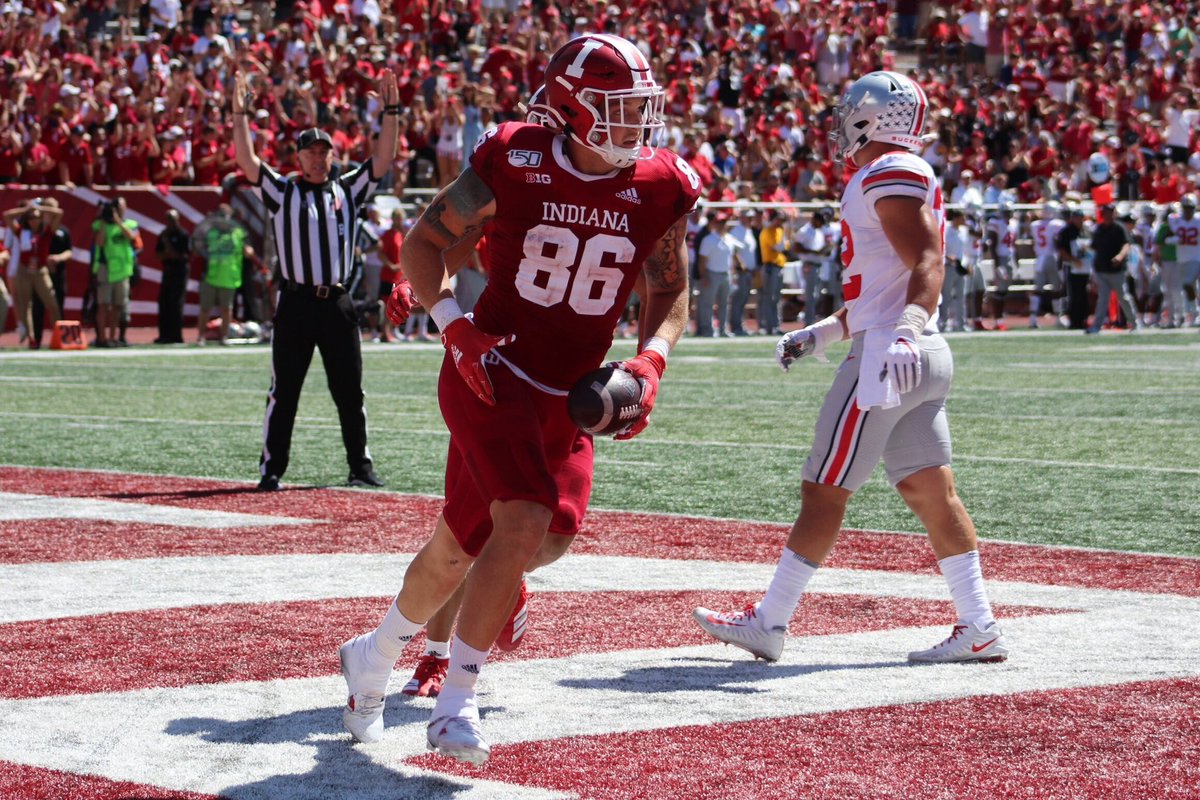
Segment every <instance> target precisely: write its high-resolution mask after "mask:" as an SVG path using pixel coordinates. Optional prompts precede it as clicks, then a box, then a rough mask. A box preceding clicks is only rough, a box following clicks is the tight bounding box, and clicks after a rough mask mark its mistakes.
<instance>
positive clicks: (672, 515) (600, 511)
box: [0, 462, 1200, 560]
mask: <svg viewBox="0 0 1200 800" xmlns="http://www.w3.org/2000/svg"><path fill="white" fill-rule="evenodd" d="M638 465H640V463H639V464H638ZM0 469H19V470H26V469H29V470H36V471H43V472H58V473H83V474H101V475H119V476H134V477H144V478H156V477H166V478H174V479H178V480H184V481H196V482H197V483H204V484H222V485H235V486H236V485H243V486H253V485H254V484H255V483H257V478H255V479H251V480H238V479H228V478H213V477H212V476H208V475H190V474H183V473H173V472H172V473H167V472H163V473H153V474H151V473H142V472H129V471H127V470H118V469H103V468H99V467H89V468H87V469H78V468H74V467H31V466H29V465H27V464H14V463H7V462H0ZM297 486H309V485H308V484H297ZM314 486H315V485H314ZM319 488H321V489H323V490H325V491H342V492H356V493H362V492H363V490H362V489H357V488H351V487H347V486H340V485H330V486H322V487H319ZM371 493H373V494H374V493H378V494H389V495H394V496H399V497H419V498H425V499H432V500H443V499H444V496H443V495H441V494H434V493H420V492H398V491H394V490H373V491H372V492H371ZM587 513H588V514H592V515H609V514H613V515H634V516H639V517H644V516H649V517H655V518H658V517H661V518H663V519H666V520H672V519H678V520H702V521H705V522H714V523H721V524H727V525H730V526H734V527H739V528H740V527H743V526H745V525H747V524H749V525H762V526H767V527H770V528H776V529H778V530H779V533H780V539H779V543H780V546H781V547H782V546H783V543H784V542H785V541H786V539H787V532H788V529H789V527H790V523H786V522H780V521H779V520H770V519H754V518H740V517H726V516H716V515H712V514H699V513H695V512H687V513H684V512H675V511H644V510H640V509H630V508H610V507H607V506H601V505H596V504H590V505H589V506H588V509H587ZM603 524H604V520H603V519H600V520H597V519H595V517H594V516H593V517H592V518H588V517H585V519H584V528H585V529H586V528H587V527H589V526H592V527H594V526H596V525H603ZM845 530H853V531H856V532H858V533H865V534H875V535H885V536H906V537H912V538H914V539H920V540H921V541H922V542H923V541H924V540H925V538H926V533H925V532H924V531H902V530H879V529H871V528H846V529H845ZM980 540H981V541H985V542H994V543H996V544H1012V545H1018V546H1021V547H1039V548H1045V549H1052V550H1069V551H1078V552H1082V553H1119V554H1123V555H1129V556H1131V557H1132V556H1148V557H1162V556H1164V555H1165V556H1167V557H1169V558H1176V559H1187V560H1200V556H1191V555H1178V554H1166V553H1162V552H1153V551H1148V550H1128V549H1124V548H1121V549H1116V548H1110V547H1093V546H1088V545H1073V544H1033V545H1031V544H1030V543H1029V542H1024V541H1020V540H1016V539H1004V538H999V537H992V536H980Z"/></svg>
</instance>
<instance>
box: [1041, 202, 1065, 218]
mask: <svg viewBox="0 0 1200 800" xmlns="http://www.w3.org/2000/svg"><path fill="white" fill-rule="evenodd" d="M1061 215H1062V204H1061V203H1059V202H1057V201H1055V200H1050V201H1048V202H1045V203H1042V214H1041V217H1042V219H1058V218H1059V217H1060V216H1061Z"/></svg>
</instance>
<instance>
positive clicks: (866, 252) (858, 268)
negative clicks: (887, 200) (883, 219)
mask: <svg viewBox="0 0 1200 800" xmlns="http://www.w3.org/2000/svg"><path fill="white" fill-rule="evenodd" d="M897 195H900V196H903V197H915V198H917V199H919V200H922V201H924V202H925V204H926V205H928V206H929V208H930V209H932V210H933V215H934V218H935V220H936V222H937V226H938V232H939V235H943V236H944V229H945V221H944V220H945V212H944V209H943V207H942V190H941V188H940V187H939V186H938V181H937V178H936V177H935V176H934V174H933V168H932V167H930V166H929V164H928V163H926V162H925V160H924V159H922V158H921V157H919V156H917V155H914V154H912V153H888V154H887V155H884V156H881V157H880V158H877V159H876V160H875V161H872V162H871V163H870V164H868V165H867V166H866V167H864V168H863V169H860V170H859V171H858V172H856V173H855V175H854V177H853V178H852V179H851V180H850V183H849V184H847V186H846V190H845V191H844V192H843V193H842V206H841V212H842V264H843V265H844V266H845V270H844V271H843V272H842V295H843V298H844V300H845V302H846V325H847V327H848V328H849V330H850V333H851V335H853V334H855V333H859V332H860V331H866V330H870V329H872V328H883V327H889V326H893V325H895V324H896V323H897V322H898V321H899V320H900V314H901V312H903V311H904V305H905V302H906V298H907V293H908V279H909V276H910V275H911V274H912V272H911V270H910V269H909V268H908V267H907V266H906V265H905V264H904V262H903V261H901V260H900V256H898V255H897V254H896V250H895V248H894V247H892V244H891V242H890V241H888V238H887V235H886V234H884V232H883V225H882V223H880V221H879V215H878V214H876V213H875V203H876V202H878V201H879V200H880V199H882V198H884V197H894V196H897ZM940 244H941V243H940V242H939V246H940ZM930 324H931V325H934V326H936V324H937V311H936V310H935V311H934V312H933V318H932V319H931V321H930Z"/></svg>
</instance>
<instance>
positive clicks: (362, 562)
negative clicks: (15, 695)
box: [0, 553, 1200, 669]
mask: <svg viewBox="0 0 1200 800" xmlns="http://www.w3.org/2000/svg"><path fill="white" fill-rule="evenodd" d="M414 556H415V554H413V553H362V554H358V553H320V554H303V555H264V556H253V555H251V556H246V555H242V556H175V557H165V558H137V559H126V560H112V561H75V562H53V563H45V562H32V563H22V564H5V565H0V624H10V623H15V622H26V621H33V620H49V619H61V618H66V617H81V616H94V615H96V614H105V613H114V612H134V611H146V610H154V609H166V608H187V607H191V606H209V605H221V604H228V603H276V602H294V601H319V600H323V599H331V598H347V597H391V596H393V595H394V593H395V591H396V587H397V585H398V581H399V579H400V578H401V576H403V575H404V572H405V570H406V569H407V568H408V565H409V563H410V562H411V561H412V559H413V558H414ZM773 571H774V566H773V565H772V564H767V563H753V564H752V563H744V562H723V561H680V560H674V559H666V558H649V557H645V558H640V557H632V556H592V555H572V554H568V555H567V556H564V557H563V558H562V559H560V560H559V561H557V562H555V564H554V565H552V566H551V567H547V568H545V569H543V570H538V571H537V572H536V573H534V574H533V575H532V576H531V577H530V579H529V580H530V583H531V586H533V587H534V589H535V590H541V591H574V592H607V591H611V592H640V591H657V592H669V591H695V590H713V591H725V592H731V591H732V592H758V591H762V588H763V587H764V586H766V585H767V583H768V582H769V581H770V578H771V574H772V572H773ZM820 575H821V580H820V584H819V585H817V584H814V585H813V587H812V589H813V591H816V592H821V593H827V594H856V595H865V596H879V597H905V598H912V599H921V600H945V599H946V585H945V581H944V580H943V579H942V577H941V576H940V575H937V574H935V573H929V574H921V575H918V574H910V573H897V572H886V571H881V570H864V569H844V568H838V567H825V568H822V570H821V572H820ZM987 584H988V592H989V595H990V596H991V598H992V599H993V600H994V601H995V602H1000V603H1012V604H1016V605H1020V604H1025V605H1040V606H1044V607H1048V608H1063V609H1074V610H1086V611H1094V610H1101V609H1105V610H1111V609H1113V608H1120V607H1122V606H1124V605H1126V604H1131V603H1150V602H1151V601H1153V602H1158V601H1157V600H1153V599H1154V598H1161V597H1164V596H1166V595H1150V594H1145V593H1139V592H1133V591H1127V590H1116V589H1095V588H1079V587H1075V586H1049V585H1040V584H1033V583H1027V582H1020V581H1001V580H988V582H987ZM1170 597H1171V598H1173V600H1172V602H1174V601H1176V600H1177V601H1179V602H1185V603H1191V604H1192V605H1194V606H1196V607H1197V610H1198V611H1200V600H1196V599H1191V598H1182V597H1177V596H1175V595H1170ZM1197 635H1200V633H1198V634H1197ZM1198 669H1200V667H1198Z"/></svg>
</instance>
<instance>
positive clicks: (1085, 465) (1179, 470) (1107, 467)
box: [954, 455, 1200, 475]
mask: <svg viewBox="0 0 1200 800" xmlns="http://www.w3.org/2000/svg"><path fill="white" fill-rule="evenodd" d="M954 460H955V461H977V462H983V463H996V464H1029V465H1031V466H1035V467H1063V468H1066V469H1095V470H1101V471H1104V472H1154V473H1164V474H1168V475H1200V468H1192V467H1150V466H1127V465H1121V464H1101V463H1098V462H1090V461H1054V460H1051V459H1041V458H1005V457H1003V456H971V455H956V456H954Z"/></svg>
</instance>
